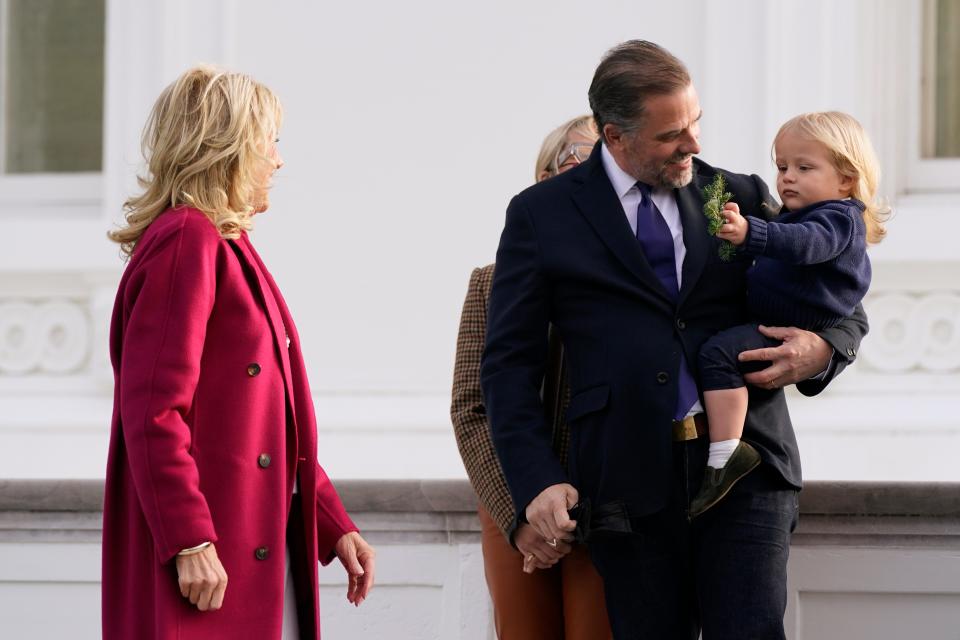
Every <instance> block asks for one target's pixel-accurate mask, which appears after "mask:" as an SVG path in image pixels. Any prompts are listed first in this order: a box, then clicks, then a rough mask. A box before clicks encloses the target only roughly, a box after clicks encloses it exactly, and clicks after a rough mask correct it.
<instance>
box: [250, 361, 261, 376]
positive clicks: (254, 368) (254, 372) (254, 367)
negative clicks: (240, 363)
mask: <svg viewBox="0 0 960 640" xmlns="http://www.w3.org/2000/svg"><path fill="white" fill-rule="evenodd" d="M247 375H248V376H250V377H251V378H253V377H254V376H258V375H260V365H259V364H257V363H256V362H251V363H250V364H248V365H247Z"/></svg>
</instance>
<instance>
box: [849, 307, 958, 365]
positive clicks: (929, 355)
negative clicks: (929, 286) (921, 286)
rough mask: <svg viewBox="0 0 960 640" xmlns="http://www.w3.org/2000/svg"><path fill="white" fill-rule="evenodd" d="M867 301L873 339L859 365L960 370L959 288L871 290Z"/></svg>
mask: <svg viewBox="0 0 960 640" xmlns="http://www.w3.org/2000/svg"><path fill="white" fill-rule="evenodd" d="M864 307H865V309H866V311H867V316H868V317H869V318H870V327H871V330H870V334H871V335H870V341H869V343H867V345H866V346H865V347H864V348H863V349H862V350H861V352H860V366H861V367H862V368H863V369H864V370H866V371H871V372H875V373H885V374H903V373H933V374H955V373H958V372H960V293H958V292H955V291H947V292H943V291H941V292H931V293H913V292H900V291H895V292H880V293H875V294H871V295H870V296H869V297H868V298H867V300H866V301H864Z"/></svg>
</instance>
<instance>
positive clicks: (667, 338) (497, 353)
mask: <svg viewBox="0 0 960 640" xmlns="http://www.w3.org/2000/svg"><path fill="white" fill-rule="evenodd" d="M717 173H722V174H723V176H724V178H725V179H726V181H727V185H728V191H730V192H732V193H733V200H734V201H735V202H737V203H738V204H739V205H740V210H741V211H742V212H744V213H745V214H749V215H765V214H764V213H763V212H764V211H765V210H766V208H765V207H763V206H761V205H763V204H764V203H767V204H768V205H774V206H775V202H774V201H773V200H772V198H771V197H770V194H769V191H768V189H767V187H766V185H765V184H764V182H763V181H762V180H761V179H760V178H759V177H757V176H755V175H752V176H746V175H740V174H734V173H729V172H727V171H724V170H722V169H715V168H713V167H711V166H709V165H707V164H706V163H703V162H701V161H699V160H698V159H695V164H694V178H693V181H692V183H691V184H690V185H688V186H687V187H684V188H682V189H677V190H676V193H675V195H676V199H677V204H678V206H679V210H680V217H681V220H682V223H683V238H684V244H685V246H686V251H687V252H686V257H685V259H684V263H683V277H682V286H681V289H680V295H679V298H678V300H677V301H676V302H674V301H673V300H671V298H670V296H669V295H668V294H667V292H666V290H665V289H664V288H663V286H662V285H661V284H660V281H659V280H658V278H657V276H656V274H655V273H654V272H653V270H652V269H651V267H650V265H649V264H648V263H647V260H646V258H645V256H644V253H643V250H642V248H641V246H640V244H639V242H637V239H636V237H635V236H634V234H633V232H632V231H631V229H630V225H629V223H628V222H627V218H626V216H625V215H624V212H623V207H622V206H621V204H620V200H619V199H618V197H617V195H616V193H615V192H614V189H613V186H612V185H611V183H610V180H609V178H608V177H607V174H606V172H605V170H604V168H603V163H602V160H601V155H600V145H599V143H598V145H597V146H596V147H595V148H594V152H593V154H592V155H591V156H590V158H589V159H588V160H587V161H586V162H584V163H583V164H581V165H580V166H579V167H576V168H575V169H572V170H570V171H567V172H565V173H563V174H561V175H559V176H557V177H555V178H551V179H549V180H546V181H544V182H541V183H538V184H536V185H534V186H532V187H530V188H529V189H527V190H525V191H523V192H522V193H520V194H519V195H517V196H515V197H514V198H513V200H512V201H511V202H510V205H509V207H508V208H507V217H506V226H505V227H504V230H503V234H502V236H501V239H500V247H499V249H498V251H497V266H496V271H495V274H494V280H493V289H492V292H491V296H490V307H489V315H488V325H487V342H486V348H485V350H484V354H483V360H482V365H481V383H482V386H483V392H484V398H485V402H486V410H487V416H488V419H489V423H490V428H491V432H492V435H493V440H494V445H495V447H496V450H497V455H498V457H499V458H500V461H501V465H502V467H503V471H504V474H505V476H506V479H507V483H508V485H509V487H510V491H511V495H512V497H513V500H514V503H515V505H516V506H517V511H518V513H519V514H522V513H523V510H524V509H525V508H526V505H528V504H529V503H530V501H531V500H533V498H535V497H536V496H537V494H539V493H540V492H541V491H542V490H543V489H545V488H546V487H548V486H550V485H553V484H557V483H561V482H572V484H573V485H574V486H576V487H577V489H578V490H579V492H580V495H581V496H585V497H588V498H590V499H591V500H592V501H593V503H594V504H595V505H597V504H604V503H607V502H611V501H615V500H622V501H624V503H625V504H626V506H627V509H628V511H629V513H630V514H631V515H645V514H648V513H653V512H655V511H658V510H660V509H661V508H663V507H664V506H666V504H667V501H668V499H669V497H670V496H671V492H672V483H671V478H672V477H673V473H672V464H673V462H672V461H673V455H672V440H671V436H672V429H671V422H672V417H673V412H674V409H675V404H676V397H677V373H678V369H679V363H680V354H681V353H682V354H684V356H685V357H686V358H687V362H688V363H689V364H690V366H691V370H692V371H693V373H694V376H697V360H698V358H697V355H698V351H699V349H700V346H701V344H703V342H704V341H705V340H706V339H707V338H709V337H710V336H712V335H713V334H715V333H717V332H718V331H720V330H722V329H725V328H728V327H731V326H734V325H737V324H742V323H744V322H746V321H747V320H748V317H747V313H746V304H745V302H746V296H745V290H746V278H745V274H746V270H747V268H748V267H749V266H750V261H749V259H748V258H745V257H742V258H738V259H736V260H734V261H731V262H723V261H721V260H720V258H719V256H718V253H717V250H718V247H719V240H717V239H716V238H714V237H713V236H710V235H709V233H708V232H707V222H706V218H705V217H704V215H703V213H702V207H703V196H702V191H701V189H702V187H703V186H705V185H706V184H707V183H709V182H710V181H711V180H712V179H713V177H714V175H715V174H717ZM773 210H774V211H775V210H776V209H773ZM549 323H553V324H554V325H555V327H556V328H557V330H558V331H559V334H560V337H561V339H562V341H563V344H564V346H565V349H566V359H567V364H568V367H569V376H570V377H569V381H570V389H571V398H570V403H569V407H568V409H567V416H566V417H567V420H568V422H569V424H570V429H571V442H570V456H569V464H568V468H567V469H564V468H563V467H562V466H561V463H560V461H559V460H558V459H557V458H556V456H555V455H554V454H553V452H552V450H551V446H550V444H551V443H550V427H549V425H547V424H546V423H545V421H544V414H543V407H542V404H541V401H540V389H541V384H542V380H543V376H544V365H545V362H546V357H547V341H546V336H547V326H548V324H549ZM866 331H867V324H866V316H865V315H864V314H863V310H862V308H861V307H858V308H857V311H856V313H855V314H854V316H853V317H852V318H850V319H848V320H846V321H845V322H844V323H842V324H841V325H840V326H839V327H835V328H833V329H829V330H825V331H822V332H819V334H820V335H821V336H822V337H823V338H824V339H825V340H827V342H829V343H830V344H831V345H832V346H833V347H834V350H835V355H834V361H833V362H832V363H831V367H830V369H829V370H828V373H827V375H826V376H825V377H824V378H823V379H822V380H818V381H807V382H804V383H802V384H801V385H799V386H800V389H801V391H802V392H804V393H806V394H807V395H813V394H815V393H818V392H819V391H820V390H821V389H823V387H824V386H826V384H827V383H828V382H829V381H830V379H832V378H833V377H834V376H835V375H837V374H838V373H839V372H840V371H841V370H842V369H843V368H844V366H846V364H848V363H849V362H852V360H853V358H854V357H855V355H856V350H857V348H858V347H859V343H860V339H861V338H862V337H863V335H865V334H866ZM749 389H750V404H749V412H748V415H747V420H746V425H745V429H744V438H745V439H747V440H749V441H750V442H751V443H753V444H754V445H755V446H756V448H757V449H758V450H759V452H760V454H761V456H762V458H763V460H764V462H766V463H767V464H769V465H771V466H772V467H773V468H775V469H776V470H777V471H778V472H779V473H780V474H781V475H782V476H783V478H784V479H785V480H786V481H787V482H788V483H789V484H791V485H793V486H795V487H797V488H799V487H800V483H801V475H800V458H799V453H798V450H797V443H796V438H795V436H794V432H793V426H792V425H791V423H790V416H789V414H788V412H787V405H786V401H785V397H784V394H783V391H782V390H776V391H767V390H763V389H756V388H752V387H750V388H749Z"/></svg>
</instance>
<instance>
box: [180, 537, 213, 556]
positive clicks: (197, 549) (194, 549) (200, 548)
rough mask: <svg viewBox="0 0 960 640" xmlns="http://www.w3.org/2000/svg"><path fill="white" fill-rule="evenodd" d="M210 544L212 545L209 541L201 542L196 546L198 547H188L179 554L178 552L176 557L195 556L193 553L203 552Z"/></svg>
mask: <svg viewBox="0 0 960 640" xmlns="http://www.w3.org/2000/svg"><path fill="white" fill-rule="evenodd" d="M211 544H212V543H211V542H210V541H209V540H208V541H207V542H201V543H200V544H198V545H197V546H195V547H190V548H189V549H181V550H180V552H179V553H178V554H177V555H178V556H192V555H193V554H195V553H200V552H201V551H203V550H204V549H206V548H207V547H209V546H210V545H211Z"/></svg>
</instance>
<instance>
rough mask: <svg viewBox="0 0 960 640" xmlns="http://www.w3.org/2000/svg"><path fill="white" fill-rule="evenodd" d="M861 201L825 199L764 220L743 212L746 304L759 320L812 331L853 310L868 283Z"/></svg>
mask: <svg viewBox="0 0 960 640" xmlns="http://www.w3.org/2000/svg"><path fill="white" fill-rule="evenodd" d="M863 209H864V205H863V203H862V202H860V201H859V200H856V199H854V198H849V199H847V200H825V201H823V202H817V203H815V204H812V205H810V206H807V207H804V208H803V209H798V210H797V211H788V210H787V209H786V208H784V209H782V210H781V212H780V214H779V215H778V216H777V217H776V219H775V220H773V221H770V222H767V221H765V220H763V219H761V218H757V217H755V216H747V221H748V223H749V225H750V228H749V231H748V233H747V240H746V242H745V243H744V244H743V245H741V247H740V249H741V251H745V252H746V253H748V254H750V255H753V256H756V260H755V261H754V264H753V266H752V267H750V270H749V271H748V272H747V303H748V305H749V308H750V313H751V314H752V315H753V316H754V318H755V319H756V320H758V321H759V322H761V323H762V324H767V325H773V326H784V327H788V326H793V327H799V328H801V329H807V330H809V331H817V330H820V329H826V328H829V327H833V326H835V325H836V324H837V323H839V322H840V320H841V319H843V318H846V317H849V316H850V314H852V313H853V309H854V307H856V306H857V303H859V302H860V301H861V300H862V299H863V296H864V295H865V294H866V293H867V288H868V287H869V286H870V273H871V270H870V259H869V258H868V257H867V239H866V234H867V231H866V224H865V223H864V221H863Z"/></svg>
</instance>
